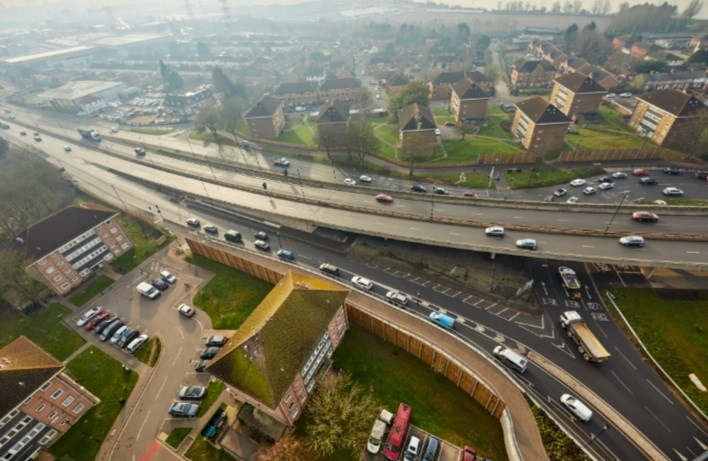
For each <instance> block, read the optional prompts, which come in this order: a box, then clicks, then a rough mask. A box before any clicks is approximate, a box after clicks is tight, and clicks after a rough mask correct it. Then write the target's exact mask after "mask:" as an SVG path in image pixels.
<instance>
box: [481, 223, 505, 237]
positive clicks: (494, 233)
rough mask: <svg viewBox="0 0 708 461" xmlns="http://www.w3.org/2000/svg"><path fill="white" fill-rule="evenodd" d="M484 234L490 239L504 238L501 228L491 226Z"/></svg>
mask: <svg viewBox="0 0 708 461" xmlns="http://www.w3.org/2000/svg"><path fill="white" fill-rule="evenodd" d="M484 233H485V234H487V235H489V236H490V237H504V228H503V227H502V226H491V227H487V228H486V229H484Z"/></svg>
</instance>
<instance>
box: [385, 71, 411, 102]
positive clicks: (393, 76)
mask: <svg viewBox="0 0 708 461" xmlns="http://www.w3.org/2000/svg"><path fill="white" fill-rule="evenodd" d="M409 82H410V79H409V78H408V77H406V76H405V75H403V74H402V73H400V72H398V71H394V72H389V73H388V75H386V94H388V95H389V96H391V97H392V98H393V97H395V96H397V95H398V93H400V92H401V91H402V90H403V87H404V86H406V85H408V83H409Z"/></svg>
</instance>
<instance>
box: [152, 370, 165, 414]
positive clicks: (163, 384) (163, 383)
mask: <svg viewBox="0 0 708 461" xmlns="http://www.w3.org/2000/svg"><path fill="white" fill-rule="evenodd" d="M168 379H169V376H165V380H164V381H162V385H161V386H160V390H159V391H157V394H155V395H160V394H162V388H163V387H165V383H167V380H168ZM148 413H149V412H148Z"/></svg>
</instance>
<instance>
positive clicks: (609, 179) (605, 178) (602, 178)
mask: <svg viewBox="0 0 708 461" xmlns="http://www.w3.org/2000/svg"><path fill="white" fill-rule="evenodd" d="M597 182H598V183H599V184H602V183H603V182H613V181H612V176H600V177H599V178H597Z"/></svg>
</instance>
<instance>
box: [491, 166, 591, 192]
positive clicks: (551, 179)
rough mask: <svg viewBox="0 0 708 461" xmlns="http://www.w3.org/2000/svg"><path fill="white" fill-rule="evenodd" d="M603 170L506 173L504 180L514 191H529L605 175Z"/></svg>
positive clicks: (578, 169) (580, 169)
mask: <svg viewBox="0 0 708 461" xmlns="http://www.w3.org/2000/svg"><path fill="white" fill-rule="evenodd" d="M604 172H605V170H603V169H602V168H576V169H560V170H537V171H533V170H523V171H519V172H513V173H509V172H504V178H505V179H506V181H507V183H508V184H509V186H510V187H511V188H512V189H527V188H532V187H544V186H554V185H557V184H567V183H568V182H570V181H572V180H573V179H575V178H585V177H588V176H594V175H598V174H603V173H604Z"/></svg>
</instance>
